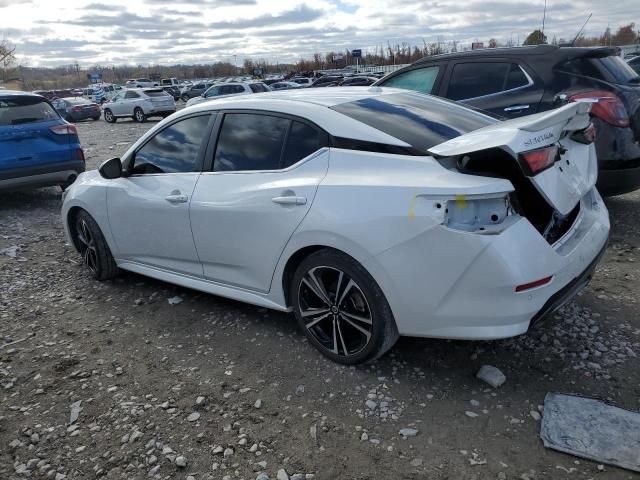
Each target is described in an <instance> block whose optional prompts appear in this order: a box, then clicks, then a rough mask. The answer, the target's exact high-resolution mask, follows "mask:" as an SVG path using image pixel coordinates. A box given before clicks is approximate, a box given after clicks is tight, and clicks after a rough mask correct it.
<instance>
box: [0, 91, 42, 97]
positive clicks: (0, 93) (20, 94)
mask: <svg viewBox="0 0 640 480" xmlns="http://www.w3.org/2000/svg"><path fill="white" fill-rule="evenodd" d="M43 91H46V90H43ZM0 97H5V98H7V97H37V98H42V99H44V97H43V96H42V95H39V94H37V93H32V92H21V91H19V90H0Z"/></svg>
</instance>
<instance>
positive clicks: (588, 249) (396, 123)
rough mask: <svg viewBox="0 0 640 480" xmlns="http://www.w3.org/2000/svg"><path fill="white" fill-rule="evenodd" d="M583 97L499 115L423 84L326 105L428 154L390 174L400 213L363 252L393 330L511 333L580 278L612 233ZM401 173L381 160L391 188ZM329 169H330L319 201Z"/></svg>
mask: <svg viewBox="0 0 640 480" xmlns="http://www.w3.org/2000/svg"><path fill="white" fill-rule="evenodd" d="M590 107H591V105H590V104H589V103H582V102H578V103H571V104H568V105H565V106H563V107H561V108H558V109H556V110H552V111H548V112H544V113H540V114H536V115H530V116H527V117H521V118H517V119H513V120H508V121H504V122H499V121H497V120H494V119H491V118H490V117H487V116H485V115H483V114H481V113H479V112H474V111H471V110H468V109H464V110H465V111H462V110H463V109H462V108H461V107H459V106H458V105H455V104H453V103H451V102H448V101H444V100H440V99H435V98H434V97H425V96H423V95H420V94H408V93H407V94H402V95H398V94H392V95H383V96H381V97H377V98H375V99H366V101H361V102H351V103H346V104H341V105H338V106H336V107H333V108H334V110H337V111H339V112H341V113H343V114H345V115H347V116H350V117H351V118H355V119H357V120H359V121H361V122H363V123H366V124H368V125H370V126H373V127H374V128H376V129H378V130H382V131H384V132H385V133H388V134H389V135H391V136H393V137H395V138H397V139H400V140H402V141H403V142H406V144H408V145H409V146H410V147H407V148H406V149H405V151H404V153H405V154H406V155H407V156H406V157H405V159H406V160H410V159H411V157H410V156H414V157H413V158H414V162H418V161H419V160H418V158H419V156H420V155H421V153H420V152H424V153H422V155H431V157H426V158H425V157H421V159H422V160H423V166H424V168H425V171H424V174H423V173H422V172H420V171H419V169H418V168H417V165H415V166H414V167H413V169H412V173H410V175H412V178H408V177H405V180H404V181H399V180H398V181H399V182H400V184H401V185H402V186H403V187H404V190H402V188H400V189H399V190H398V192H399V193H398V196H401V195H405V196H406V214H405V218H406V219H408V220H409V221H408V222H405V223H404V224H403V223H402V222H398V223H397V224H396V225H394V227H393V230H394V232H393V236H394V244H391V243H388V244H386V245H384V248H381V249H379V251H377V252H375V253H374V254H373V255H372V256H371V258H369V259H368V260H367V261H366V263H365V267H366V268H367V269H368V270H369V271H370V272H371V273H372V275H373V277H374V278H376V280H377V281H378V283H379V284H380V286H381V288H382V290H383V291H384V292H385V296H386V298H387V300H388V302H389V305H390V306H391V309H392V311H393V314H394V317H395V319H396V323H397V325H398V329H399V332H400V334H405V335H415V336H428V337H441V338H457V339H496V338H504V337H510V336H515V335H519V334H522V333H524V332H526V331H527V330H528V329H529V327H530V326H531V325H532V324H533V323H534V322H535V321H536V320H538V319H540V318H542V317H544V316H545V315H547V314H548V313H550V312H552V311H554V310H556V309H557V308H559V307H560V306H561V305H563V304H564V303H566V302H567V301H569V300H570V299H571V298H573V296H574V295H575V294H576V293H577V292H578V291H579V290H581V289H582V288H583V287H584V286H585V285H586V284H587V283H588V281H589V280H590V278H591V275H592V274H593V272H594V270H595V267H596V265H597V263H598V260H599V258H600V256H601V255H602V253H603V252H604V249H605V246H606V243H607V239H608V235H609V218H608V212H607V209H606V207H605V205H604V203H603V201H602V198H601V197H600V195H599V193H598V192H597V190H596V188H595V183H596V180H597V176H598V164H597V158H596V153H595V148H594V145H593V141H594V128H593V125H592V123H591V120H590V116H589V111H590ZM459 108H460V111H458V110H457V109H459ZM467 132H468V133H467ZM441 140H442V141H441ZM398 153H401V152H398ZM352 161H353V159H352ZM332 162H333V157H332ZM336 163H337V162H336ZM433 164H437V165H438V166H437V167H435V166H434V165H433ZM397 165H398V169H399V170H403V169H404V168H405V167H404V166H400V162H398V164H397ZM374 168H376V169H378V167H374ZM385 168H386V166H384V165H380V166H379V170H378V174H380V175H383V176H384V169H385ZM398 175H399V174H398V172H397V171H396V172H395V173H392V171H391V170H390V171H389V176H388V177H387V178H388V181H389V183H390V187H391V189H393V184H394V182H395V181H396V180H394V179H395V178H398ZM331 181H332V178H331V172H330V173H329V175H328V179H327V180H325V182H323V184H322V185H321V186H320V189H319V192H318V198H317V200H316V202H319V201H322V190H323V186H324V184H325V183H327V182H329V183H330V182H331ZM358 198H359V200H360V201H366V198H363V197H362V196H361V195H360V196H359V197H358ZM392 201H393V202H395V203H396V204H397V203H400V199H395V200H392ZM373 206H375V207H378V206H379V205H378V204H377V203H376V204H373V205H372V207H373ZM380 208H381V209H384V210H387V209H388V207H386V206H380ZM395 208H397V205H396V207H395ZM381 215H383V216H384V215H385V212H383V213H381ZM405 225H406V227H405ZM387 228H388V226H387ZM379 235H383V236H387V235H390V234H388V233H386V232H384V231H380V232H379Z"/></svg>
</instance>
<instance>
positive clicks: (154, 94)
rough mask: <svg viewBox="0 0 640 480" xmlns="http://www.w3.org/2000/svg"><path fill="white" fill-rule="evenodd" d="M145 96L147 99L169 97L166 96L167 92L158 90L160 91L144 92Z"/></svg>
mask: <svg viewBox="0 0 640 480" xmlns="http://www.w3.org/2000/svg"><path fill="white" fill-rule="evenodd" d="M144 93H145V95H148V96H149V97H168V96H169V95H167V92H165V91H164V90H160V91H151V92H149V91H146V92H144Z"/></svg>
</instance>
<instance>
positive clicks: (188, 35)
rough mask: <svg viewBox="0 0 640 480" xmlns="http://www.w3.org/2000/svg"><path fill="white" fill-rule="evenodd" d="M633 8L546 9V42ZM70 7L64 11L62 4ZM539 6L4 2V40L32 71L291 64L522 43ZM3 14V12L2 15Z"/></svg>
mask: <svg viewBox="0 0 640 480" xmlns="http://www.w3.org/2000/svg"><path fill="white" fill-rule="evenodd" d="M637 1H638V0H618V1H616V2H615V3H611V2H602V1H601V0H556V1H554V2H547V16H546V22H545V33H546V34H547V36H548V38H553V37H554V36H556V37H557V38H561V37H565V38H571V37H573V36H574V35H575V33H576V32H577V31H578V29H579V28H580V26H581V25H582V23H584V21H585V20H586V17H587V15H588V13H589V12H593V17H592V18H591V20H590V22H589V24H588V25H587V27H586V30H585V34H587V35H599V34H601V33H602V32H603V31H604V29H605V28H606V27H607V24H610V25H611V28H612V29H613V30H614V31H615V29H617V27H618V26H620V25H623V24H626V23H630V22H633V21H635V22H636V24H640V10H639V9H638V6H637ZM67 3H69V2H67ZM544 3H545V2H544V0H527V1H525V0H513V1H511V0H465V1H464V2H461V1H460V0H279V1H278V2H275V1H273V0H143V1H142V2H135V1H131V0H108V1H106V0H74V1H73V2H70V5H67V4H65V3H64V2H63V3H59V2H53V1H51V0H0V9H2V13H3V15H4V16H5V18H8V19H9V21H5V22H4V24H5V25H7V27H2V26H0V38H3V37H6V38H8V39H9V40H11V42H12V43H15V44H16V45H17V47H18V48H17V54H18V57H19V60H20V61H24V62H27V63H28V64H30V65H55V64H60V63H62V64H64V63H70V62H72V61H75V60H76V59H80V60H79V61H81V62H82V63H83V64H95V63H101V64H117V63H144V64H148V63H154V64H159V63H171V64H173V63H185V62H192V61H197V62H208V63H213V62H216V61H219V60H222V61H226V60H228V59H229V58H231V57H233V56H234V55H236V56H237V58H238V61H240V60H241V59H244V58H246V57H253V58H255V59H270V60H271V61H273V60H274V59H275V58H277V59H278V61H281V62H286V61H295V60H297V59H299V58H300V57H307V58H308V57H310V56H311V55H312V54H313V53H315V52H320V53H325V52H329V51H332V50H334V51H336V50H345V49H353V48H362V49H364V50H365V51H366V50H371V51H373V50H374V49H375V48H376V47H378V48H379V47H381V46H386V45H387V42H388V43H391V44H392V45H393V44H396V43H397V44H402V43H407V44H410V45H420V46H421V45H423V42H426V43H431V42H436V41H444V42H446V41H451V40H457V41H459V42H460V45H461V46H469V45H470V44H471V42H472V41H484V42H485V43H486V42H488V40H489V39H490V38H496V39H497V40H498V41H500V42H506V41H508V40H510V39H511V38H513V40H517V38H518V37H519V38H520V41H523V40H524V38H525V37H526V36H527V35H528V34H529V33H530V32H531V31H532V30H534V29H536V28H539V27H540V25H541V22H542V13H543V8H544ZM5 9H6V10H5Z"/></svg>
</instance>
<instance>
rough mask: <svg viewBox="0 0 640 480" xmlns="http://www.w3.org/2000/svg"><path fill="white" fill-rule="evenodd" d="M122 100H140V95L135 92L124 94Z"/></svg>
mask: <svg viewBox="0 0 640 480" xmlns="http://www.w3.org/2000/svg"><path fill="white" fill-rule="evenodd" d="M124 98H140V95H138V94H137V93H136V92H127V93H125V95H124Z"/></svg>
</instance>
